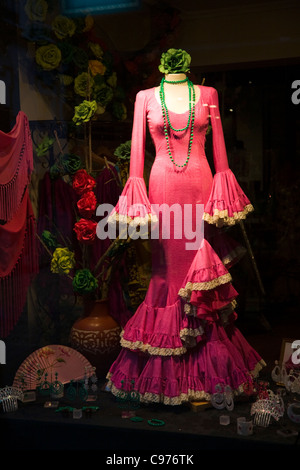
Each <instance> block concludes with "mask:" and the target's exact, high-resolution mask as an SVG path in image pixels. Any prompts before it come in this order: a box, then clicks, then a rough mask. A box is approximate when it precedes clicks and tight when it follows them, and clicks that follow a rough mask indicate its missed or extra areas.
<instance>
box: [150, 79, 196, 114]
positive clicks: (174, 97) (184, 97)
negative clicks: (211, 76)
mask: <svg viewBox="0 0 300 470" xmlns="http://www.w3.org/2000/svg"><path fill="white" fill-rule="evenodd" d="M186 78H187V75H186V74H185V73H174V74H173V73H168V74H165V80H166V82H165V84H164V88H165V94H166V105H167V107H168V109H169V110H170V111H173V112H175V113H184V112H185V111H187V110H188V102H189V94H188V86H187V82H183V83H180V82H182V80H185V79H186ZM168 81H170V82H178V84H177V85H176V86H174V85H173V84H170V83H167V82H168ZM159 91H160V87H156V89H155V95H156V98H157V100H158V101H159V102H160V97H159ZM195 94H196V96H195V104H196V103H197V102H198V100H199V98H200V88H199V87H197V86H196V87H195Z"/></svg>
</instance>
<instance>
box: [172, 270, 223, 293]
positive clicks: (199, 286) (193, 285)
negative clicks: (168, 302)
mask: <svg viewBox="0 0 300 470" xmlns="http://www.w3.org/2000/svg"><path fill="white" fill-rule="evenodd" d="M231 280H232V277H231V274H230V273H226V274H223V275H222V276H219V277H217V278H216V279H213V280H212V281H207V282H187V283H186V285H185V287H182V288H181V289H180V290H179V292H178V295H179V296H180V297H182V298H183V299H188V298H189V297H190V295H191V293H192V292H193V291H196V290H197V291H201V290H211V289H215V288H216V287H219V286H221V285H222V284H227V283H228V282H231Z"/></svg>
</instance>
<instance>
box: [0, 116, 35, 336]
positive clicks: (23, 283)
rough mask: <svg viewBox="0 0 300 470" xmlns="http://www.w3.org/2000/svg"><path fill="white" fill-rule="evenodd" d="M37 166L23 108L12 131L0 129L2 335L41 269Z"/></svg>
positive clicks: (8, 329) (0, 329)
mask: <svg viewBox="0 0 300 470" xmlns="http://www.w3.org/2000/svg"><path fill="white" fill-rule="evenodd" d="M32 169H33V155H32V142H31V136H30V130H29V124H28V120H27V117H26V115H25V114H24V113H23V112H21V111H20V112H19V114H18V116H17V120H16V125H15V126H14V128H13V129H12V130H11V131H10V132H9V133H8V134H5V133H4V132H2V131H0V219H1V224H0V336H1V337H2V338H3V337H6V336H7V335H8V334H9V333H10V332H11V330H12V329H13V327H14V326H15V324H16V323H17V321H18V319H19V317H20V315H21V313H22V310H23V308H24V304H25V301H26V296H27V290H28V287H29V285H30V282H31V279H32V276H33V274H35V273H36V272H37V270H38V263H37V250H36V240H35V221H34V215H33V211H32V206H31V201H30V199H29V193H28V189H27V186H28V183H29V181H30V175H31V172H32Z"/></svg>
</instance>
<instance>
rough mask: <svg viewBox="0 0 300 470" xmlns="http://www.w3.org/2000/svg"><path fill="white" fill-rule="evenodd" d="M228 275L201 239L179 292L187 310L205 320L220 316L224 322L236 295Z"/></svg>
mask: <svg viewBox="0 0 300 470" xmlns="http://www.w3.org/2000/svg"><path fill="white" fill-rule="evenodd" d="M231 279H232V278H231V275H230V273H229V272H228V270H227V268H226V267H225V266H224V264H223V263H222V261H221V260H220V258H219V257H218V255H217V254H216V252H215V251H214V250H213V249H212V247H211V245H210V244H209V243H208V242H207V240H205V239H204V240H203V243H202V245H201V247H200V248H199V250H198V251H197V253H196V255H195V257H194V259H193V262H192V264H191V267H190V269H189V271H188V273H187V275H186V277H185V279H184V282H183V284H182V287H181V289H180V290H179V292H178V294H179V295H180V297H181V298H182V299H183V300H184V301H185V302H186V305H185V312H186V314H187V315H193V316H196V317H197V318H201V319H203V320H206V321H218V320H220V319H222V317H223V320H224V321H225V322H227V321H228V318H229V317H230V316H231V314H232V313H233V311H234V307H235V305H236V300H235V299H236V297H237V296H238V292H237V291H236V290H235V289H234V287H233V286H232V284H231ZM232 319H233V317H232Z"/></svg>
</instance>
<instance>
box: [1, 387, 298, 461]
mask: <svg viewBox="0 0 300 470" xmlns="http://www.w3.org/2000/svg"><path fill="white" fill-rule="evenodd" d="M288 398H289V397H288ZM45 401H46V400H45V399H43V400H41V399H40V398H38V399H37V401H35V402H31V403H22V402H21V403H20V402H19V405H18V409H17V410H16V411H13V412H10V413H4V412H3V411H2V409H1V414H0V426H1V444H2V448H3V449H6V450H102V451H104V452H106V453H107V454H109V455H114V453H115V452H118V451H119V452H126V451H127V452H130V451H132V450H134V452H135V454H137V453H138V451H139V450H140V451H148V452H150V453H151V452H153V451H155V453H156V454H157V453H166V452H171V453H173V454H193V455H194V456H195V457H194V459H195V458H196V457H197V453H199V452H200V451H202V450H209V449H239V450H241V449H266V450H272V449H275V450H279V449H283V450H288V451H289V452H290V451H291V450H293V449H295V448H297V449H299V443H300V439H298V435H296V436H290V437H283V436H281V435H279V434H278V431H279V430H286V429H291V430H293V431H295V432H296V433H298V432H299V431H300V425H299V426H298V425H296V424H294V423H292V422H291V421H290V420H289V418H288V417H287V415H286V413H285V415H284V417H283V418H281V420H280V421H279V422H276V421H274V420H273V419H272V421H271V423H270V425H269V426H268V427H266V428H263V427H259V426H254V430H253V434H252V435H250V436H240V435H238V434H237V418H239V417H246V419H247V420H249V419H251V416H250V409H251V401H245V400H244V401H243V400H241V401H239V402H236V403H235V407H234V410H233V411H230V412H229V411H227V410H216V409H214V408H211V407H208V408H206V409H203V410H202V411H199V412H195V411H193V410H192V409H191V407H190V406H189V405H182V406H178V407H168V406H163V405H143V404H142V405H141V406H140V407H139V408H138V409H137V410H136V411H135V415H136V416H137V417H139V418H140V419H141V420H137V421H132V420H131V419H130V418H124V417H122V413H123V410H122V409H121V407H120V404H119V403H118V401H117V400H116V398H115V397H114V396H113V395H111V394H110V393H108V392H106V391H104V390H103V391H101V392H99V393H98V400H97V402H91V403H90V406H97V407H99V408H98V410H96V411H93V412H92V413H91V414H90V415H88V416H87V415H86V414H85V412H84V411H83V412H82V417H81V418H80V419H74V418H73V412H69V413H67V412H63V411H56V410H55V409H54V408H45V407H44V402H45ZM66 405H68V406H69V407H72V408H76V409H80V406H81V407H84V406H87V403H81V404H80V403H76V404H75V403H74V404H72V403H70V402H69V403H67V404H66V402H65V400H64V399H63V400H61V401H60V402H59V408H60V409H61V408H62V407H66ZM224 415H225V416H229V417H230V424H228V425H226V426H224V425H220V422H219V421H220V416H224ZM149 420H152V421H151V422H152V423H153V424H162V425H161V426H159V425H151V424H149V423H148V421H149ZM153 420H154V421H153ZM158 420H159V421H158ZM161 421H163V423H161Z"/></svg>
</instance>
